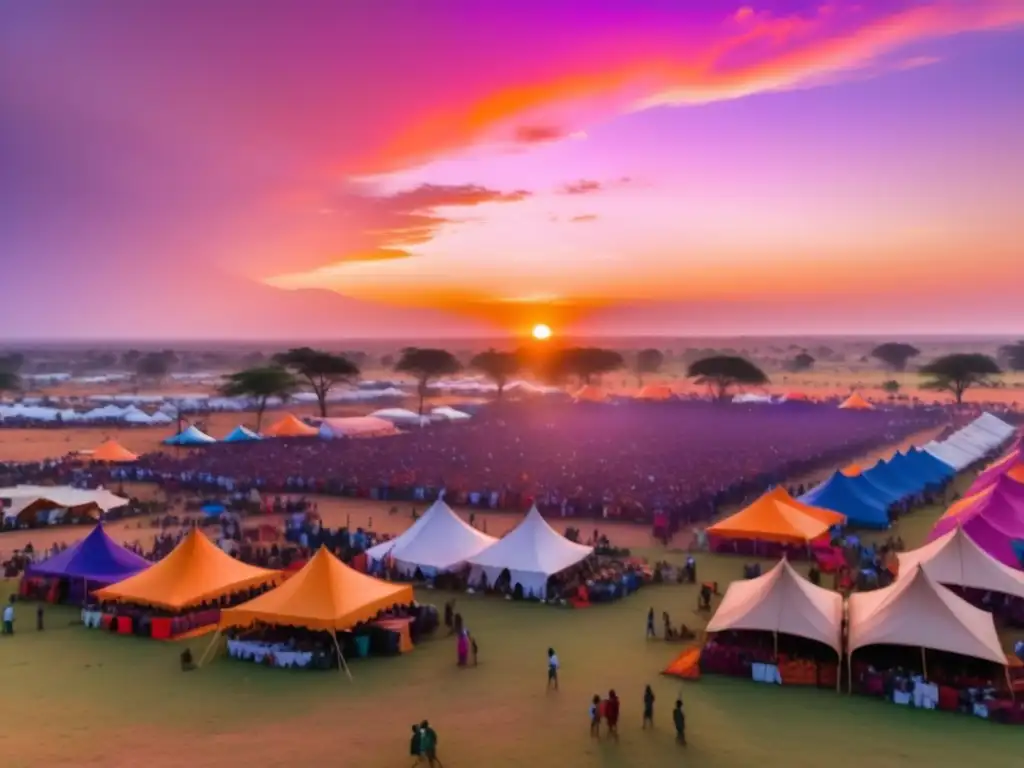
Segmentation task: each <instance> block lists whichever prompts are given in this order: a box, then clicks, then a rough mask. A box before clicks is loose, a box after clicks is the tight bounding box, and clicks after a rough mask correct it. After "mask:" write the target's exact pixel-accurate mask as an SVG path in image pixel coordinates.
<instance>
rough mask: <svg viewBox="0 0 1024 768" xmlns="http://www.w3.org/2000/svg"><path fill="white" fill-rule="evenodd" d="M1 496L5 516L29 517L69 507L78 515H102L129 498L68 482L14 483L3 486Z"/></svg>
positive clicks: (126, 501) (6, 517) (8, 517)
mask: <svg viewBox="0 0 1024 768" xmlns="http://www.w3.org/2000/svg"><path fill="white" fill-rule="evenodd" d="M0 499H3V500H4V501H6V502H7V506H6V508H5V509H4V519H11V518H17V517H22V516H28V515H31V514H34V513H36V512H42V511H45V510H54V509H59V510H63V509H67V510H71V511H72V512H74V513H76V514H83V515H89V516H91V517H95V518H97V519H98V518H99V517H101V516H102V515H103V513H104V512H109V511H110V510H112V509H117V508H118V507H123V506H125V505H126V504H128V499H125V498H122V497H121V496H118V495H116V494H113V493H111V492H110V491H108V490H106V489H105V488H95V489H91V490H90V489H84V488H72V487H71V486H69V485H61V486H47V485H15V486H13V487H10V488H0Z"/></svg>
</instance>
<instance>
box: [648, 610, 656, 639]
mask: <svg viewBox="0 0 1024 768" xmlns="http://www.w3.org/2000/svg"><path fill="white" fill-rule="evenodd" d="M657 636H658V635H657V634H656V633H655V631H654V608H651V610H649V611H648V612H647V639H648V640H650V639H651V638H656V637H657Z"/></svg>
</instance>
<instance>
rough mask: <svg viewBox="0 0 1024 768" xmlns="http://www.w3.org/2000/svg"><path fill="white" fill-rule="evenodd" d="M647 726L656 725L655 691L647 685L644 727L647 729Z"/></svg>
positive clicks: (645, 690)
mask: <svg viewBox="0 0 1024 768" xmlns="http://www.w3.org/2000/svg"><path fill="white" fill-rule="evenodd" d="M647 726H650V727H651V728H653V727H654V691H652V690H651V686H649V685H648V686H647V687H646V688H645V689H644V724H643V728H644V729H645V730H646V728H647Z"/></svg>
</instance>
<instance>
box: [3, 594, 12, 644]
mask: <svg viewBox="0 0 1024 768" xmlns="http://www.w3.org/2000/svg"><path fill="white" fill-rule="evenodd" d="M4 634H5V635H13V634H14V595H11V599H10V601H9V602H8V603H7V605H5V606H4Z"/></svg>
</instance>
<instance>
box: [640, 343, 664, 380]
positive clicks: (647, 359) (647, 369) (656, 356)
mask: <svg viewBox="0 0 1024 768" xmlns="http://www.w3.org/2000/svg"><path fill="white" fill-rule="evenodd" d="M664 364H665V355H664V353H663V352H662V351H661V350H660V349H654V348H650V349H641V350H640V351H639V352H637V353H636V360H634V362H633V370H634V372H635V373H636V380H637V383H638V384H639V385H640V386H643V384H644V374H647V373H657V372H658V371H660V370H661V366H662V365H664Z"/></svg>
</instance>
